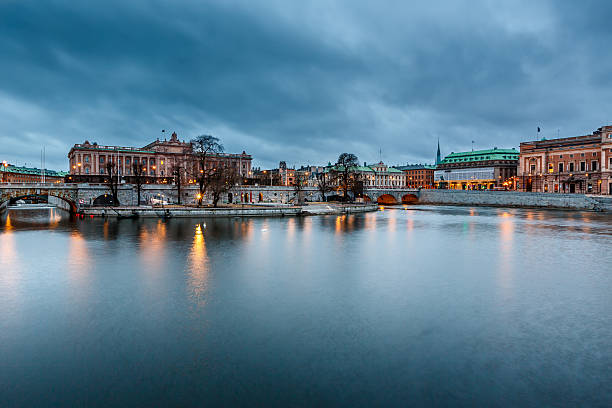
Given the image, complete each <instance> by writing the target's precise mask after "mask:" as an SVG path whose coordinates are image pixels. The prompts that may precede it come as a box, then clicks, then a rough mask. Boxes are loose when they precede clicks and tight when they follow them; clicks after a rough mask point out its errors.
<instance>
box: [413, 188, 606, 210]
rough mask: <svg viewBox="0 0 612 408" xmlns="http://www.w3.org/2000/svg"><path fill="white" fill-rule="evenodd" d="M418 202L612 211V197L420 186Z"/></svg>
mask: <svg viewBox="0 0 612 408" xmlns="http://www.w3.org/2000/svg"><path fill="white" fill-rule="evenodd" d="M418 204H435V205H465V206H485V207H508V208H549V209H564V210H581V211H584V210H586V211H604V212H610V211H612V197H609V196H597V195H587V194H560V193H526V192H519V191H473V190H421V191H420V192H419V200H418Z"/></svg>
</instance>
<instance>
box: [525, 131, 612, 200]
mask: <svg viewBox="0 0 612 408" xmlns="http://www.w3.org/2000/svg"><path fill="white" fill-rule="evenodd" d="M518 188H519V190H520V191H534V192H544V193H584V194H612V126H602V127H600V128H599V129H597V130H596V131H594V132H593V134H591V135H586V136H575V137H565V138H559V139H551V140H546V139H542V140H538V141H531V142H523V143H521V151H520V160H519V170H518Z"/></svg>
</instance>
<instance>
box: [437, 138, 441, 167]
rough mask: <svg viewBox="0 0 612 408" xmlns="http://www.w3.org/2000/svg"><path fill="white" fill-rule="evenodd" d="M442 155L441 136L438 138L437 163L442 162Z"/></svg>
mask: <svg viewBox="0 0 612 408" xmlns="http://www.w3.org/2000/svg"><path fill="white" fill-rule="evenodd" d="M441 161H442V160H441V157H440V138H438V152H437V153H436V164H440V162H441Z"/></svg>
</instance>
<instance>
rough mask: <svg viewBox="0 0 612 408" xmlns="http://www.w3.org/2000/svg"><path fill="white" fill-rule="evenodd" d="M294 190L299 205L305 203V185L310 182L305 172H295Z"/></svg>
mask: <svg viewBox="0 0 612 408" xmlns="http://www.w3.org/2000/svg"><path fill="white" fill-rule="evenodd" d="M293 180H294V181H293V191H294V192H295V198H296V199H297V205H304V187H306V185H307V184H308V179H307V177H306V175H304V174H298V173H296V174H295V177H294V179H293Z"/></svg>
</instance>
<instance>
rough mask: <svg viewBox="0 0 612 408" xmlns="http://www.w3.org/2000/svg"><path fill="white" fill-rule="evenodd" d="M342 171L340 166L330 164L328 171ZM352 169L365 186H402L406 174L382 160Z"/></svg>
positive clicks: (403, 185) (404, 182) (404, 184)
mask: <svg viewBox="0 0 612 408" xmlns="http://www.w3.org/2000/svg"><path fill="white" fill-rule="evenodd" d="M334 170H335V171H342V167H337V166H331V167H329V168H328V171H334ZM352 171H353V172H354V173H355V174H357V175H359V176H360V177H361V179H362V180H363V186H364V187H365V188H404V187H406V175H405V174H404V172H403V171H402V170H399V169H397V168H395V167H389V166H387V165H386V164H385V163H383V162H382V161H380V162H378V163H376V164H369V165H368V164H366V163H364V164H363V166H356V167H355V168H354V169H352Z"/></svg>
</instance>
